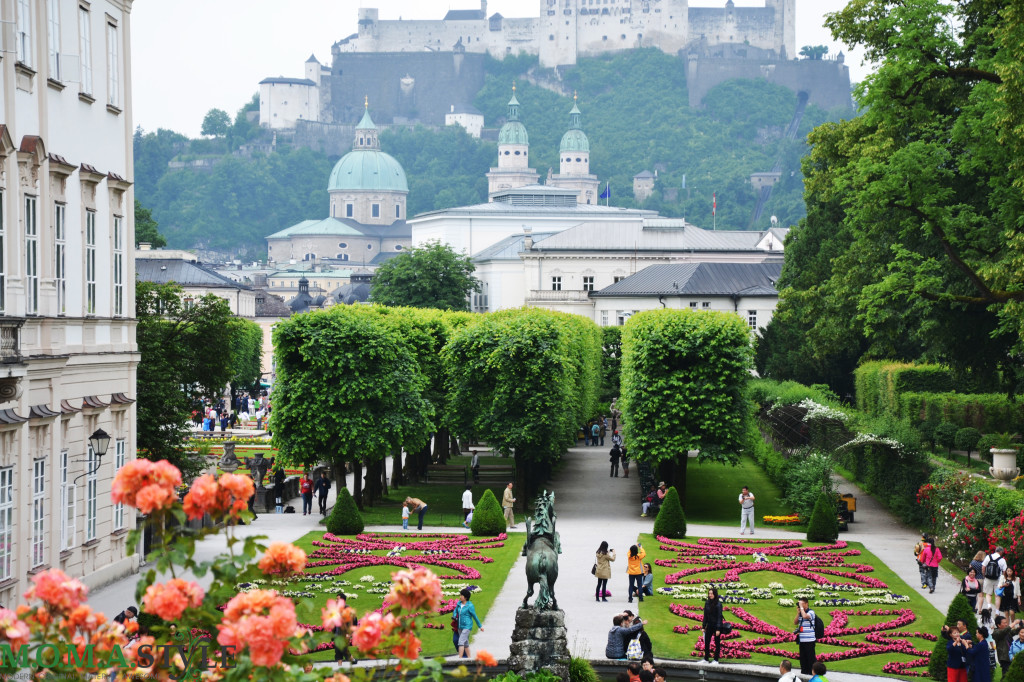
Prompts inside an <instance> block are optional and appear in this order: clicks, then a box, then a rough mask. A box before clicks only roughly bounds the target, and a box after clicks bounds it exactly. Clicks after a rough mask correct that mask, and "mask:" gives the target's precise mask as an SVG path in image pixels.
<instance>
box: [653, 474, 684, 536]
mask: <svg viewBox="0 0 1024 682" xmlns="http://www.w3.org/2000/svg"><path fill="white" fill-rule="evenodd" d="M654 536H655V537H658V536H663V537H666V538H672V539H673V540H679V539H680V538H685V537H686V514H684V513H683V505H682V504H680V502H679V493H677V492H676V488H675V486H672V487H671V488H669V489H668V491H667V492H666V493H665V499H664V500H662V501H661V509H659V510H658V517H657V518H656V519H654Z"/></svg>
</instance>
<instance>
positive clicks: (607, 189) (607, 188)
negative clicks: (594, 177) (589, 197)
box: [599, 182, 612, 199]
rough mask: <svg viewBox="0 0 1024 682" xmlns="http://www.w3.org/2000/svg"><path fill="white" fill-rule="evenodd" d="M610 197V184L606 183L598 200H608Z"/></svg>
mask: <svg viewBox="0 0 1024 682" xmlns="http://www.w3.org/2000/svg"><path fill="white" fill-rule="evenodd" d="M611 195H612V187H611V184H610V183H607V182H606V183H605V184H604V191H603V192H601V196H600V197H599V198H600V199H608V198H609V197H611Z"/></svg>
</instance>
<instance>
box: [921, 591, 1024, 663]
mask: <svg viewBox="0 0 1024 682" xmlns="http://www.w3.org/2000/svg"><path fill="white" fill-rule="evenodd" d="M958 620H962V621H964V623H965V624H966V625H967V632H968V633H969V634H968V636H969V637H970V638H971V642H972V643H973V641H974V631H975V630H977V629H978V619H977V617H976V616H975V613H974V609H972V608H971V604H970V602H968V601H967V597H966V596H964V595H962V594H958V595H956V596H955V597H953V601H952V602H950V604H949V609H948V610H947V611H946V623H945V624H946V625H947V626H949V627H951V628H953V627H956V623H957V621H958ZM948 641H949V640H947V639H946V638H944V637H939V639H938V640H937V641H936V642H935V648H934V649H932V655H931V657H930V658H929V659H928V674H929V675H930V676H931V678H932V679H933V680H945V679H946V642H948ZM1003 679H1004V680H1005V679H1007V678H1006V677H1004V678H1003Z"/></svg>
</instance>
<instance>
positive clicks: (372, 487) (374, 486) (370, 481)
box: [363, 460, 380, 507]
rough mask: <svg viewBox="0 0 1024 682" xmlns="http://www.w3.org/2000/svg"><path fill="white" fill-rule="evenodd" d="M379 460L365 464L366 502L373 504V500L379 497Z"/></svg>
mask: <svg viewBox="0 0 1024 682" xmlns="http://www.w3.org/2000/svg"><path fill="white" fill-rule="evenodd" d="M379 466H380V460H377V461H376V462H373V463H372V464H367V465H366V492H365V493H363V494H364V495H366V502H367V504H369V506H371V507H372V506H373V503H374V501H376V500H378V499H380V470H379V469H378V468H377V467H379Z"/></svg>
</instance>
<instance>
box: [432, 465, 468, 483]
mask: <svg viewBox="0 0 1024 682" xmlns="http://www.w3.org/2000/svg"><path fill="white" fill-rule="evenodd" d="M427 480H428V481H430V482H431V483H462V484H465V483H468V482H469V467H467V466H466V465H464V464H463V465H461V466H460V465H450V464H431V465H430V466H429V467H427Z"/></svg>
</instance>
